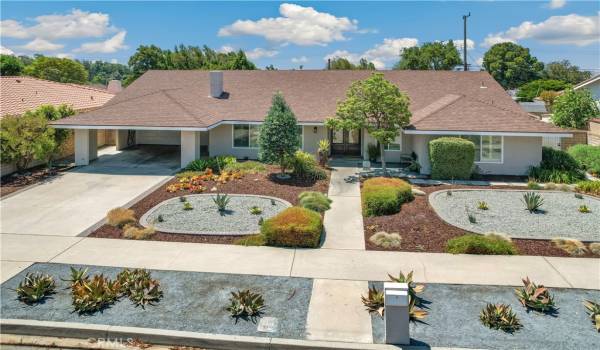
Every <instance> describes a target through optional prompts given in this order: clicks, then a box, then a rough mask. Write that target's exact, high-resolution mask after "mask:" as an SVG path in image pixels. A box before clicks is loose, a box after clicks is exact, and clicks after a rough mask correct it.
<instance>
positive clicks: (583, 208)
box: [578, 204, 592, 214]
mask: <svg viewBox="0 0 600 350" xmlns="http://www.w3.org/2000/svg"><path fill="white" fill-rule="evenodd" d="M578 210H579V212H580V213H584V214H587V213H591V212H592V211H591V210H590V208H589V207H588V206H587V205H585V204H582V205H580V206H579V209H578Z"/></svg>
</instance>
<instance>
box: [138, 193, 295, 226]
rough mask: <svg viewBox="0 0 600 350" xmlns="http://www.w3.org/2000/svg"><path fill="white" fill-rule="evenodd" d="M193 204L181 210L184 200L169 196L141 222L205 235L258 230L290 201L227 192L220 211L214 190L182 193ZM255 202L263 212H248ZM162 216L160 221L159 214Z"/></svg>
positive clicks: (289, 205)
mask: <svg viewBox="0 0 600 350" xmlns="http://www.w3.org/2000/svg"><path fill="white" fill-rule="evenodd" d="M184 197H186V198H187V201H188V202H189V203H190V204H191V205H192V207H193V209H192V210H184V209H183V206H184V203H182V202H181V201H180V199H179V198H178V197H176V198H171V199H168V200H166V201H164V202H161V203H159V204H158V205H156V206H155V207H153V208H152V209H150V210H148V212H146V214H144V215H143V216H142V217H141V218H140V224H141V225H142V226H145V227H148V226H151V225H152V226H154V228H155V229H156V230H158V231H161V232H168V233H187V234H208V235H248V234H253V233H257V232H259V231H260V225H259V224H258V222H259V220H260V218H261V217H262V218H263V220H266V219H268V218H271V217H273V216H275V215H277V214H278V213H279V212H281V211H282V210H284V209H285V208H288V207H291V206H292V205H291V204H290V203H289V202H287V201H284V200H283V199H280V198H275V197H268V196H256V195H248V194H230V195H229V198H230V200H229V204H228V205H227V210H226V211H224V212H219V211H218V209H217V205H216V204H215V203H214V202H213V197H216V194H193V195H187V196H184ZM253 206H257V207H259V208H260V209H262V213H261V214H258V215H255V214H251V213H250V208H252V207H253ZM159 215H161V216H162V218H163V221H162V222H159V220H158V216H159Z"/></svg>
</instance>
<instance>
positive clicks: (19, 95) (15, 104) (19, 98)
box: [0, 76, 119, 175]
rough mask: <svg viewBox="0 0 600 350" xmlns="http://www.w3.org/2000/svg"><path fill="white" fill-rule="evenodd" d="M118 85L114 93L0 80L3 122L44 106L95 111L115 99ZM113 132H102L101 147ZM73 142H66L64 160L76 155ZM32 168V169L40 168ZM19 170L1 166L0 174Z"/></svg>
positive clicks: (28, 80) (24, 79) (34, 81)
mask: <svg viewBox="0 0 600 350" xmlns="http://www.w3.org/2000/svg"><path fill="white" fill-rule="evenodd" d="M117 85H118V84H116V85H115V83H113V85H112V86H111V91H110V92H109V91H108V90H106V89H98V88H92V87H89V86H85V85H77V84H63V83H57V82H54V81H48V80H42V79H37V78H33V77H12V76H8V77H7V76H3V77H0V91H1V93H0V118H3V117H5V116H7V115H17V116H20V115H22V114H23V113H25V112H27V111H28V110H34V109H36V108H38V107H40V106H42V105H54V106H59V105H62V104H67V105H69V106H71V107H73V109H74V110H75V111H76V112H78V113H81V112H87V111H91V110H93V109H96V108H98V107H100V106H102V105H103V104H105V103H106V102H108V101H109V100H110V99H111V98H113V97H114V96H115V93H116V91H118V90H119V89H118V86H117ZM112 139H113V137H112V132H110V133H108V134H107V133H105V132H104V131H101V132H100V133H99V134H98V143H99V144H101V145H102V144H105V143H107V142H108V143H110V142H112V141H111V140H112ZM73 152H74V147H73V139H72V138H71V139H70V140H67V143H66V145H65V149H64V152H63V155H64V156H68V155H71V154H73ZM39 164H40V163H36V164H33V165H32V166H35V165H39ZM15 170H16V169H15V167H14V165H13V164H2V168H1V174H2V175H6V174H10V173H11V172H14V171H15Z"/></svg>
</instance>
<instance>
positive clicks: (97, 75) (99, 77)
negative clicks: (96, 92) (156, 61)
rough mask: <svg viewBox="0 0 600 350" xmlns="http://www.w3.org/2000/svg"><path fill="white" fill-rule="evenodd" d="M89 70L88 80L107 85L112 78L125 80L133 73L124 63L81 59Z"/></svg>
mask: <svg viewBox="0 0 600 350" xmlns="http://www.w3.org/2000/svg"><path fill="white" fill-rule="evenodd" d="M81 64H83V66H84V67H85V69H86V70H87V71H88V72H89V77H88V81H89V82H90V83H93V84H102V85H107V84H108V82H109V81H111V80H121V81H124V80H125V79H127V77H128V76H129V75H130V74H131V70H130V69H129V67H127V66H126V65H124V64H119V63H109V62H103V61H87V60H84V61H81Z"/></svg>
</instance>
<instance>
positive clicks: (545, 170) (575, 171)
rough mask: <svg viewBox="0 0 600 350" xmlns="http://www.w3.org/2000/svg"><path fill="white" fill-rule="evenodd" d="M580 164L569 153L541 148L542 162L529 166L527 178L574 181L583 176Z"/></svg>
mask: <svg viewBox="0 0 600 350" xmlns="http://www.w3.org/2000/svg"><path fill="white" fill-rule="evenodd" d="M579 169H580V165H579V163H577V161H576V160H575V158H573V157H572V156H571V155H570V154H569V153H567V152H565V151H560V150H555V149H553V148H550V147H544V148H542V162H541V163H540V165H539V166H537V167H531V168H529V174H528V175H529V178H530V179H533V180H535V181H537V182H555V183H574V182H577V181H578V180H582V179H583V178H584V175H583V173H582V172H581V171H580V170H579Z"/></svg>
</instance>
